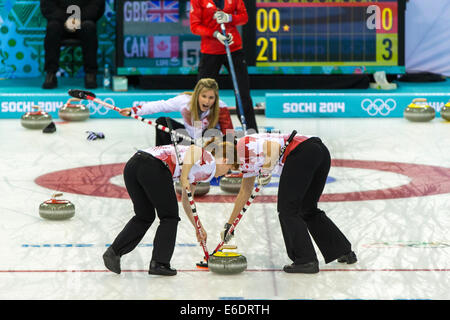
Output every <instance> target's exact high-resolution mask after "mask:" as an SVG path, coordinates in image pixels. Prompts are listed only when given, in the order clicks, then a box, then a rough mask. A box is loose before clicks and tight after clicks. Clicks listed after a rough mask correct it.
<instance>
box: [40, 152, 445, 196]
mask: <svg viewBox="0 0 450 320" xmlns="http://www.w3.org/2000/svg"><path fill="white" fill-rule="evenodd" d="M331 165H332V166H333V167H346V168H355V169H371V170H379V171H386V172H394V173H398V174H402V175H405V176H407V177H409V178H410V179H411V181H410V182H409V183H407V184H404V185H401V186H397V187H392V188H385V189H377V190H367V191H355V192H345V193H329V194H323V195H322V197H321V199H320V201H321V202H336V201H365V200H386V199H400V198H411V197H422V196H430V195H436V194H444V193H450V168H445V167H439V166H431V165H422V164H412V163H401V162H385V161H367V160H343V159H334V160H332V164H331ZM124 167H125V163H113V164H104V165H95V166H87V167H80V168H73V169H66V170H61V171H56V172H50V173H47V174H44V175H42V176H39V177H37V178H36V179H35V182H36V183H37V184H38V185H40V186H42V187H44V188H48V189H51V190H57V191H61V192H68V193H76V194H82V195H89V196H95V197H108V198H119V199H129V196H128V193H127V190H126V189H125V188H124V187H121V186H118V185H115V184H112V183H111V182H110V179H111V178H112V177H114V176H117V175H120V174H122V173H123V168H124ZM235 197H236V195H208V194H206V195H204V196H202V197H197V198H196V199H195V200H196V201H197V202H234V200H235ZM276 201H277V196H275V195H270V196H264V195H259V196H257V197H256V199H255V202H276Z"/></svg>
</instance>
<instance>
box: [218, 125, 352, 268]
mask: <svg viewBox="0 0 450 320" xmlns="http://www.w3.org/2000/svg"><path fill="white" fill-rule="evenodd" d="M288 137H289V135H288V134H276V133H262V134H252V135H247V136H244V137H243V138H241V139H239V141H238V143H237V152H238V160H239V163H240V170H241V172H242V173H243V180H242V185H241V189H240V191H239V194H238V195H237V198H236V201H235V206H234V208H233V211H232V214H231V216H230V219H229V220H228V223H227V224H225V229H224V232H223V234H224V240H225V242H228V241H229V240H230V239H231V237H232V236H233V234H232V233H230V232H229V230H230V227H231V225H232V223H233V222H234V221H235V219H236V217H237V216H238V214H239V212H240V211H241V210H242V208H243V207H244V205H245V204H246V203H247V201H248V199H249V197H250V195H251V192H252V190H253V185H254V183H255V177H256V176H257V175H258V174H260V173H264V172H267V173H269V172H272V171H273V173H275V174H280V181H279V188H278V202H277V211H278V216H279V221H280V224H281V230H282V234H283V238H284V242H285V246H286V251H287V255H288V257H289V258H290V259H291V260H292V261H293V263H292V264H291V265H286V266H284V268H283V270H284V271H285V272H288V273H317V272H319V263H318V260H317V256H316V252H315V249H314V246H313V242H312V240H311V237H310V235H309V234H311V236H312V238H313V239H314V241H315V243H316V244H317V246H318V248H319V250H320V251H321V253H322V255H323V256H324V258H325V263H329V262H331V261H334V260H336V259H337V260H338V262H341V263H347V264H352V263H355V262H356V261H357V258H356V255H355V253H354V252H353V251H352V249H351V244H350V242H349V241H348V240H347V238H346V237H345V235H344V234H343V233H342V232H341V231H340V230H339V228H338V227H337V226H336V225H335V224H334V223H333V222H332V221H331V219H330V218H329V217H327V215H326V214H325V212H324V211H322V210H320V209H319V208H318V202H319V198H320V196H321V195H322V192H323V189H324V187H325V183H326V180H327V176H328V172H329V170H330V166H331V157H330V152H329V151H328V148H327V147H326V146H325V144H323V142H322V141H321V140H320V139H319V138H318V137H308V136H303V135H296V136H295V137H294V139H293V141H292V142H291V143H290V144H289V145H288V146H287V148H286V150H285V152H284V155H283V156H282V157H281V159H280V157H279V155H280V150H281V148H282V146H283V145H284V144H285V142H286V140H287V139H288Z"/></svg>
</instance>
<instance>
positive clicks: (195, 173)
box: [142, 145, 216, 183]
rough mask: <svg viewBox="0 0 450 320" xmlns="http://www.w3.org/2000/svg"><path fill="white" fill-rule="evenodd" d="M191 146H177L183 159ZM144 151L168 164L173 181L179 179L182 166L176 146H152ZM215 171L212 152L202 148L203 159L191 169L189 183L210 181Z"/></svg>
mask: <svg viewBox="0 0 450 320" xmlns="http://www.w3.org/2000/svg"><path fill="white" fill-rule="evenodd" d="M189 148H190V146H183V145H179V146H177V150H178V154H179V156H180V159H181V161H183V159H184V156H185V154H186V151H187V150H188V149H189ZM142 151H143V152H147V153H149V154H151V155H152V156H154V157H155V158H157V159H159V160H161V161H162V162H164V163H165V164H167V166H168V168H169V170H170V172H171V173H172V177H173V181H178V180H179V179H180V176H181V167H180V165H179V164H178V161H177V155H176V153H175V148H174V147H173V146H172V145H165V146H157V147H150V148H147V149H143V150H142ZM215 173H216V160H215V159H214V157H213V155H212V154H211V153H210V152H208V151H205V150H203V149H202V156H201V159H200V160H198V161H197V162H196V163H195V164H194V166H193V167H192V168H191V170H190V171H189V175H188V179H189V183H197V182H209V181H211V179H212V178H214V174H215Z"/></svg>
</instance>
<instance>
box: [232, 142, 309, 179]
mask: <svg viewBox="0 0 450 320" xmlns="http://www.w3.org/2000/svg"><path fill="white" fill-rule="evenodd" d="M289 136H290V134H279V133H256V134H251V135H247V136H245V137H242V138H240V139H239V141H238V143H237V155H238V163H239V170H240V171H241V172H242V173H243V177H244V178H248V177H254V176H257V175H258V173H259V170H260V169H261V168H262V166H263V164H264V159H265V154H264V142H265V141H274V142H276V143H278V144H279V145H280V147H283V146H284V145H285V143H286V141H287V139H288V138H289ZM309 138H311V137H310V136H303V135H296V136H295V137H294V139H293V140H292V141H291V142H290V143H289V145H288V147H287V148H286V151H285V152H284V155H283V158H282V159H281V160H279V161H277V164H276V165H275V167H274V169H273V171H272V173H274V174H281V171H282V169H283V165H284V162H285V161H286V157H287V156H288V155H289V153H290V152H291V151H292V150H294V149H295V148H296V147H297V146H298V145H299V144H300V143H302V142H304V141H306V140H308V139H309Z"/></svg>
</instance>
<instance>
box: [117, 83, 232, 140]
mask: <svg viewBox="0 0 450 320" xmlns="http://www.w3.org/2000/svg"><path fill="white" fill-rule="evenodd" d="M177 111H178V112H180V113H181V116H182V117H183V124H181V123H179V122H177V121H175V120H173V119H171V122H172V126H173V129H174V130H179V129H185V130H186V131H187V135H189V136H190V137H191V138H194V139H198V138H200V137H202V134H203V132H204V131H205V130H207V129H217V131H218V130H220V131H219V132H212V134H216V133H219V134H220V133H221V134H223V135H225V134H226V133H227V130H229V131H231V132H230V133H232V130H233V123H232V122H231V117H230V113H229V111H228V108H227V106H226V104H225V103H224V102H223V101H222V100H219V86H218V84H217V82H216V81H215V80H214V79H209V78H204V79H201V80H199V81H198V82H197V85H196V86H195V88H194V91H193V92H183V93H181V94H179V95H177V96H176V97H173V98H170V99H168V100H159V101H152V102H147V103H144V104H143V105H142V106H137V107H133V108H124V109H122V111H120V113H121V114H122V115H124V116H129V115H130V114H132V113H133V114H136V115H138V116H144V115H149V114H154V113H159V112H177ZM156 123H158V124H161V125H163V126H165V127H167V117H160V118H158V119H156ZM184 134H186V133H184ZM216 135H217V134H216ZM179 142H180V141H179ZM171 143H172V141H171V138H170V135H169V134H168V133H166V132H164V131H161V130H156V142H155V145H157V146H162V145H167V144H171Z"/></svg>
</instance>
